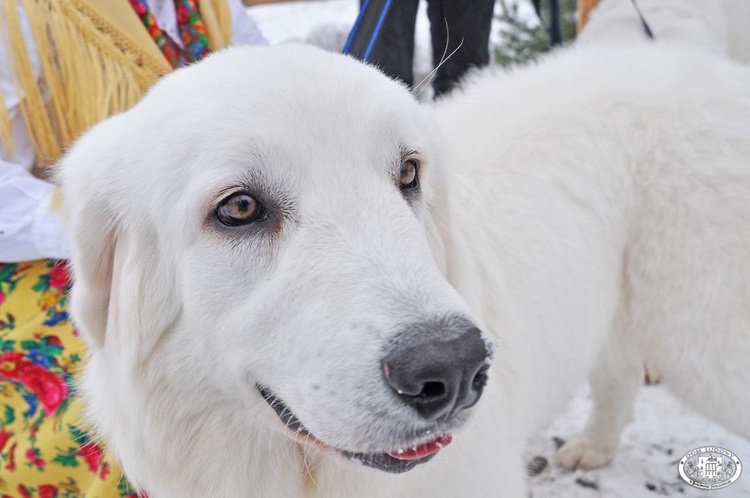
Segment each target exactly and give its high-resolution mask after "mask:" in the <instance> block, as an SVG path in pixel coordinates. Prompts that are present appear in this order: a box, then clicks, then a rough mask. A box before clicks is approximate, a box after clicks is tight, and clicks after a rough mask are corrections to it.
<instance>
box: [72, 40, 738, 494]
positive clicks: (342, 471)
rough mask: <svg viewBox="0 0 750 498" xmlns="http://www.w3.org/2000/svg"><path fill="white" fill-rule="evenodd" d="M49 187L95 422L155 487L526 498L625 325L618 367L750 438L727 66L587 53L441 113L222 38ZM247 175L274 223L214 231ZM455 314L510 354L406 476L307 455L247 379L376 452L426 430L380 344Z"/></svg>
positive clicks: (324, 431) (477, 85) (315, 426)
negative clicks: (409, 163)
mask: <svg viewBox="0 0 750 498" xmlns="http://www.w3.org/2000/svg"><path fill="white" fill-rule="evenodd" d="M403 150H410V151H414V152H416V153H418V154H419V155H420V156H421V157H422V168H421V172H420V174H421V185H422V187H421V188H422V192H421V196H418V197H417V198H415V199H413V200H412V202H411V203H409V202H407V201H406V200H405V199H404V197H403V196H402V194H401V192H399V189H398V188H397V186H396V184H395V182H394V175H395V172H397V171H398V167H399V162H400V159H399V158H400V154H401V153H402V152H403ZM61 171H62V173H61V181H62V186H63V190H64V196H65V207H66V210H67V215H68V218H69V225H70V226H69V235H70V237H69V238H70V244H71V250H72V254H73V268H74V275H75V284H74V290H73V296H72V306H73V310H72V311H73V315H74V318H75V320H76V321H77V322H78V324H79V325H80V327H81V330H82V333H83V334H84V336H85V337H86V339H87V340H88V342H89V344H90V345H91V350H90V357H89V362H88V366H87V368H86V372H85V376H84V380H83V385H82V392H83V396H84V398H85V400H86V402H87V403H88V415H89V417H90V420H91V421H92V422H93V423H94V425H95V426H96V429H97V430H98V432H99V434H100V436H101V437H102V438H104V440H106V442H107V443H108V444H109V445H111V447H112V448H113V449H114V451H115V453H116V454H117V456H118V457H119V458H120V459H121V461H122V464H123V467H124V469H125V471H126V473H127V475H128V476H129V477H130V478H131V479H132V480H133V481H134V482H135V483H136V484H138V485H140V486H142V487H143V488H145V489H147V490H148V491H149V492H150V493H151V496H152V497H154V498H165V497H170V498H171V497H207V496H211V497H238V496H247V497H264V498H265V497H274V498H283V497H301V496H305V497H320V498H323V497H325V498H337V497H342V498H343V497H354V496H356V497H404V498H406V497H415V496H431V497H465V496H472V497H496V496H509V497H519V498H521V497H524V496H525V484H524V477H525V472H524V470H523V462H522V461H521V452H522V448H523V445H524V442H525V439H526V437H527V436H528V435H529V434H530V432H531V431H533V430H535V429H536V428H538V427H539V426H540V424H543V423H545V422H547V421H549V420H550V418H551V417H553V416H554V414H555V413H556V411H557V410H558V409H559V408H560V407H561V405H562V404H563V403H564V402H565V401H566V400H567V398H568V396H569V394H570V392H571V390H572V389H573V388H575V387H576V386H577V385H579V383H580V382H581V381H582V380H583V379H584V378H585V375H586V373H587V372H588V370H589V369H590V367H591V366H592V365H593V364H594V363H595V361H596V360H597V358H598V356H599V355H598V353H599V350H600V348H601V346H602V344H603V343H604V341H605V339H606V338H607V334H608V331H610V330H612V329H614V332H613V334H614V336H615V337H616V338H617V341H618V342H617V344H620V343H622V347H618V348H617V349H613V350H612V352H613V355H612V356H614V357H615V358H616V360H617V361H620V362H623V363H627V359H628V358H629V354H630V352H633V355H634V356H635V357H639V355H642V356H641V357H645V358H647V360H648V362H649V363H650V364H653V365H654V366H655V367H656V368H658V369H659V371H660V372H662V374H663V379H664V382H666V383H667V384H668V385H670V386H671V387H672V388H673V389H674V390H675V392H677V393H678V394H679V395H681V396H682V397H683V399H685V400H686V401H688V402H690V403H692V404H693V405H694V406H696V408H697V409H700V410H702V411H703V412H704V413H706V414H707V415H708V416H713V417H719V419H720V421H721V422H723V423H724V424H726V425H727V426H728V427H730V428H732V429H734V430H736V431H738V432H739V433H740V434H744V435H745V436H748V435H750V426H749V425H748V421H750V402H748V400H747V396H746V387H747V386H748V385H750V370H748V369H747V368H744V365H745V363H746V360H747V358H748V357H750V287H749V286H748V283H749V282H750V202H748V199H750V72H748V70H746V69H744V68H742V67H738V66H735V65H734V64H732V63H730V62H726V61H722V60H716V59H715V58H714V57H713V56H710V55H704V54H700V53H694V52H691V51H688V50H682V49H679V48H663V47H655V46H644V47H633V48H629V49H628V48H624V47H621V48H612V47H610V48H602V49H599V48H596V47H590V48H585V49H579V50H572V51H566V52H563V53H561V54H559V55H558V56H556V57H553V58H550V59H548V60H546V61H545V62H544V64H541V65H540V66H537V67H529V68H527V69H523V70H518V71H516V72H515V73H513V74H511V75H494V76H493V75H490V74H486V75H484V76H482V77H480V78H479V79H478V80H477V81H475V82H474V83H472V84H471V85H469V86H468V88H467V89H466V90H465V91H464V92H462V93H461V94H460V95H457V96H455V97H453V98H450V99H447V100H445V101H443V102H441V103H439V104H437V105H435V106H434V107H432V108H430V107H426V106H421V105H419V104H418V103H417V102H416V101H415V100H414V99H413V98H412V97H411V96H410V95H409V93H408V92H407V91H406V90H405V89H404V88H402V87H400V86H399V85H397V84H396V83H393V82H391V81H389V80H388V79H386V78H385V77H384V76H382V75H380V74H379V73H378V72H377V71H376V70H375V69H372V68H369V67H365V66H363V65H361V64H359V63H358V62H356V61H354V60H352V59H349V58H347V57H344V56H340V55H334V54H328V53H324V52H321V51H318V50H315V49H311V48H305V47H293V46H286V47H275V48H243V49H232V50H229V51H226V52H223V53H219V54H216V55H213V56H212V57H210V58H209V59H208V60H207V61H205V62H203V63H200V64H197V65H195V66H193V67H190V68H188V69H185V70H182V71H178V72H176V73H175V74H173V75H170V76H168V77H166V78H165V79H164V80H163V81H162V82H161V83H159V84H158V85H157V86H156V87H155V88H154V89H153V90H152V91H151V92H150V93H149V95H147V96H146V97H145V98H144V100H143V101H142V102H141V103H140V104H138V105H137V106H136V107H135V108H134V109H133V110H131V111H129V112H127V113H125V114H122V115H119V116H116V117H114V118H112V119H110V120H108V121H106V122H104V123H102V124H100V125H98V126H96V127H95V128H94V129H93V130H92V131H91V132H89V133H88V134H87V135H85V136H84V137H83V138H82V139H81V140H80V141H79V142H78V143H77V144H76V145H75V146H74V147H73V149H72V151H71V152H70V153H69V154H68V155H67V156H66V157H65V159H64V160H63V162H62V169H61ZM239 184H245V185H247V186H249V187H250V188H252V189H253V190H254V191H255V192H257V194H258V196H259V198H261V199H263V200H264V201H265V202H267V203H268V204H269V205H271V206H273V207H274V209H275V210H276V211H274V212H276V213H280V214H279V215H278V218H277V219H275V221H274V223H273V224H272V225H271V226H270V227H266V228H249V229H247V230H234V231H233V230H225V229H221V228H220V227H218V226H217V225H216V223H215V221H214V220H213V218H212V212H213V207H214V206H215V203H216V202H217V200H218V199H220V198H221V197H222V192H223V191H226V189H231V188H234V187H235V186H237V185H239ZM451 313H460V314H464V315H468V316H472V317H473V319H474V320H475V322H476V323H477V324H479V325H480V327H481V328H482V329H483V330H484V331H485V332H489V333H491V334H492V336H494V337H495V338H496V339H497V340H498V342H499V344H500V346H499V348H498V350H497V351H496V353H495V359H494V363H493V367H492V371H491V375H490V381H489V384H488V385H487V388H486V391H485V394H484V397H483V398H482V399H481V400H480V402H479V404H478V405H477V406H476V407H474V408H472V409H471V411H472V412H473V413H472V417H471V419H470V420H469V423H468V424H467V425H466V426H465V427H464V428H463V429H461V430H456V431H455V433H454V441H453V444H452V445H451V446H449V447H447V448H445V449H444V450H442V451H441V452H440V453H439V454H438V455H437V456H436V457H435V458H434V459H433V460H432V461H431V462H429V463H427V464H424V465H421V466H418V467H417V468H416V469H414V470H412V471H411V472H408V473H406V474H402V475H391V474H386V473H383V472H380V471H377V470H373V469H369V468H363V467H360V466H359V465H357V464H356V463H353V462H349V461H346V460H344V459H343V458H341V457H340V456H338V455H336V454H333V453H331V452H327V451H320V450H318V449H316V448H314V447H312V446H306V445H301V444H300V443H297V442H295V441H293V440H292V439H291V438H289V437H288V436H287V435H286V433H285V432H284V431H283V429H282V428H281V427H280V424H279V421H278V419H277V418H276V416H275V415H274V413H273V412H272V410H270V409H269V407H268V406H267V405H266V403H265V402H264V401H263V400H262V399H261V397H260V396H259V395H258V393H257V392H256V391H255V387H254V386H255V383H256V382H260V383H262V384H264V385H267V386H270V387H271V388H272V389H273V390H274V391H275V392H276V393H278V394H279V395H280V396H281V397H282V398H283V399H284V400H285V401H286V402H287V403H288V405H289V406H290V407H291V408H292V409H293V410H294V411H295V412H296V413H297V415H298V416H299V417H300V419H301V420H302V422H303V423H304V424H305V425H306V426H307V427H308V428H309V429H310V430H311V432H312V433H313V434H315V435H316V437H318V439H320V440H321V441H323V442H324V443H326V444H327V445H329V446H334V447H345V448H360V449H364V450H385V449H388V448H390V447H392V446H389V445H392V444H394V443H395V442H396V441H398V439H399V437H401V436H400V434H401V433H402V431H403V429H404V428H405V427H410V426H413V425H414V424H417V423H418V422H417V421H416V417H415V416H414V415H413V414H412V413H411V412H410V411H409V410H406V409H404V407H403V406H401V405H399V404H398V403H396V401H395V398H394V396H393V395H392V393H389V392H388V388H387V386H385V383H384V382H383V378H382V374H381V373H380V371H379V368H380V365H379V360H380V355H381V354H382V348H383V344H384V343H385V342H387V341H388V340H389V338H391V337H392V335H393V334H394V333H395V332H396V331H397V330H398V328H399V326H400V325H402V324H404V323H409V322H411V321H414V320H419V319H422V318H425V317H433V316H440V315H444V314H451ZM641 367H642V366H641ZM641 373H642V369H641Z"/></svg>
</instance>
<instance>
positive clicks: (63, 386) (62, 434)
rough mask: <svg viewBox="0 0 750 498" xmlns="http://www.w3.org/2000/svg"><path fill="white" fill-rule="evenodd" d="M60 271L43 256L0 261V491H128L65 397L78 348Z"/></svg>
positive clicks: (100, 494)
mask: <svg viewBox="0 0 750 498" xmlns="http://www.w3.org/2000/svg"><path fill="white" fill-rule="evenodd" d="M66 275H67V268H66V266H65V265H64V264H62V263H55V262H51V261H37V262H31V263H18V264H5V265H0V497H3V498H5V497H14V498H15V497H25V496H33V497H34V498H52V497H57V498H65V497H70V498H115V497H134V496H135V494H134V491H133V490H132V489H131V488H130V486H129V484H128V483H127V481H126V480H125V479H123V478H122V473H121V471H120V470H119V468H118V467H117V465H116V464H115V463H114V462H113V461H112V460H111V459H110V458H108V457H107V456H105V455H104V452H103V449H102V447H101V446H99V445H97V444H96V442H95V441H93V440H91V439H89V436H88V434H86V432H85V430H84V427H83V425H82V422H81V406H80V403H79V402H78V401H76V400H74V398H73V397H72V396H71V395H70V394H71V391H72V389H73V382H74V379H75V377H77V375H78V374H79V372H80V368H81V362H82V361H83V359H84V358H85V354H86V347H85V344H84V342H83V341H82V340H81V339H80V338H79V337H78V336H77V335H76V333H75V331H74V329H73V326H72V325H71V322H70V321H69V320H67V314H66V310H67V302H66V299H67V298H66V291H67V289H68V285H69V282H68V280H67V276H66ZM63 394H67V396H65V397H63V396H62V395H63ZM79 443H84V444H83V445H81V444H79Z"/></svg>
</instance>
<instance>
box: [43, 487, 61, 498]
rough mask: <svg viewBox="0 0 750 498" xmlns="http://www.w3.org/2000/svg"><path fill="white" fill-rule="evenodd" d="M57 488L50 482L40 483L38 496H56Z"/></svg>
mask: <svg viewBox="0 0 750 498" xmlns="http://www.w3.org/2000/svg"><path fill="white" fill-rule="evenodd" d="M56 497H57V488H56V487H55V486H53V485H51V484H42V485H41V486H39V498H56Z"/></svg>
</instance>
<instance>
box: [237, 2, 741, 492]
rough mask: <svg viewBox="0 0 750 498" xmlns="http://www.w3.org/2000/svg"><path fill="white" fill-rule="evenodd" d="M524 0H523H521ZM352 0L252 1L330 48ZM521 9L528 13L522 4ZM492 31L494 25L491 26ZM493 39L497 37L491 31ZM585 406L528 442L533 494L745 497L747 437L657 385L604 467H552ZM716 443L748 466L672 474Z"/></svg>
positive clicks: (424, 58)
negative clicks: (738, 471) (542, 462)
mask: <svg viewBox="0 0 750 498" xmlns="http://www.w3.org/2000/svg"><path fill="white" fill-rule="evenodd" d="M521 1H523V0H521ZM358 4H359V2H358V1H357V0H327V1H311V2H292V3H282V4H276V5H264V6H257V7H251V8H250V9H248V10H249V12H250V13H251V15H252V16H253V17H254V18H255V20H256V21H257V22H258V23H259V25H260V27H261V29H262V30H263V32H264V34H265V36H266V38H267V39H268V41H269V42H270V43H271V44H274V45H275V44H279V43H286V42H290V41H296V42H306V43H313V44H315V45H319V46H322V47H324V48H327V49H329V50H335V51H338V50H340V49H341V47H343V44H344V42H345V40H346V36H347V34H348V32H349V29H350V27H351V25H352V24H353V22H354V20H355V18H356V16H357V9H358ZM422 4H423V5H422V11H421V12H420V16H419V18H418V21H417V47H416V50H415V53H416V56H415V59H416V60H415V81H420V79H421V77H420V75H426V74H427V73H428V72H429V70H430V55H429V54H430V49H429V42H430V41H429V40H430V39H429V24H428V22H427V19H426V15H425V12H424V2H422ZM521 7H522V9H523V10H522V12H523V13H524V15H529V16H531V15H533V11H532V10H531V7H530V6H529V5H528V4H524V5H522V6H521ZM493 32H494V33H496V32H497V27H494V28H493ZM493 40H495V42H496V40H498V37H497V36H496V35H495V36H493ZM589 410H590V400H589V395H588V389H587V388H586V387H585V386H582V387H581V389H580V390H579V392H578V393H577V395H576V396H575V398H574V399H573V400H572V401H571V403H570V405H569V407H568V409H567V410H566V411H565V412H564V413H563V414H562V415H561V416H560V417H559V418H558V419H557V420H556V421H555V422H554V423H553V424H552V426H551V427H549V428H548V429H547V430H544V431H542V432H540V433H539V434H537V435H536V437H534V438H533V439H532V441H531V442H530V444H529V452H528V458H529V460H530V459H531V458H532V457H534V456H542V457H544V458H546V459H547V460H548V461H549V462H550V463H549V465H547V467H546V469H545V470H544V471H543V472H542V473H541V474H539V475H537V476H535V477H532V478H530V483H531V490H532V496H533V497H535V498H548V497H550V498H594V497H605V498H610V497H611V498H642V497H651V496H653V497H657V496H679V497H690V498H698V497H701V498H703V497H707V498H741V497H750V442H748V441H747V440H745V439H743V438H740V437H738V436H735V435H733V434H731V433H729V432H727V431H726V430H724V429H723V428H722V427H720V426H718V425H716V424H714V423H712V422H709V421H708V420H706V419H705V418H703V417H701V416H699V415H697V414H695V412H694V411H692V410H690V409H689V408H687V407H685V406H684V405H682V403H680V402H679V401H678V400H676V399H675V398H674V397H673V396H671V395H670V394H669V392H668V391H667V390H666V389H665V388H664V387H662V386H658V385H657V386H646V387H643V388H642V389H641V392H640V395H639V398H638V401H637V406H636V419H635V422H634V423H633V424H631V425H630V426H629V427H628V429H627V430H626V431H625V434H624V435H623V440H622V445H621V449H620V453H619V454H618V456H617V457H616V458H615V460H614V462H612V464H611V465H609V466H608V467H606V468H604V469H601V470H596V471H588V472H582V471H576V472H565V471H563V470H561V469H560V468H558V467H556V466H555V465H554V463H552V462H553V456H554V452H555V448H556V443H555V440H556V439H557V440H558V442H559V439H565V438H567V437H569V436H570V435H572V434H575V432H576V431H578V430H579V429H580V428H581V427H582V425H583V423H584V421H585V420H586V416H587V414H588V413H589ZM705 445H713V446H721V447H724V448H727V449H728V450H730V451H732V452H733V453H735V454H736V455H737V456H738V457H739V458H740V460H742V461H743V463H744V464H745V466H746V467H747V468H746V469H745V471H744V472H743V474H744V475H742V476H740V478H739V480H738V481H737V482H735V484H734V485H732V486H730V487H728V488H725V489H723V490H717V491H699V490H696V489H693V488H691V487H690V486H688V485H687V484H685V483H683V482H682V480H681V479H680V477H679V476H678V473H677V463H678V462H679V460H680V457H681V456H682V455H683V454H684V453H686V452H688V451H689V450H691V449H693V448H697V447H700V446H705Z"/></svg>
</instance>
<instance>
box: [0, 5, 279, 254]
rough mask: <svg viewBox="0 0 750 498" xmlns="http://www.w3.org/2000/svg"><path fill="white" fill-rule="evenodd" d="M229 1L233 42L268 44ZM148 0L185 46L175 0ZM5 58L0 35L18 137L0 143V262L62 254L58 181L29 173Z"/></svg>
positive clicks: (5, 88)
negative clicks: (10, 146)
mask: <svg viewBox="0 0 750 498" xmlns="http://www.w3.org/2000/svg"><path fill="white" fill-rule="evenodd" d="M122 1H124V2H127V1H128V0H122ZM228 2H229V5H230V7H231V12H232V43H233V44H235V45H265V44H266V40H265V39H264V38H263V35H262V34H261V32H260V29H259V28H258V26H257V25H256V24H255V21H253V19H252V18H251V17H250V16H248V15H247V13H246V12H245V8H244V6H243V5H242V3H241V1H240V0H228ZM148 4H149V7H150V8H151V12H152V13H153V15H154V17H155V18H156V22H157V23H158V24H159V26H160V27H161V28H162V29H163V30H164V32H165V33H167V35H168V36H169V37H170V38H172V39H173V40H174V41H175V42H177V43H178V44H179V45H180V46H182V41H181V40H180V36H179V33H178V30H177V14H176V11H175V6H174V0H148ZM22 22H23V23H24V24H23V29H24V35H25V37H26V44H27V47H29V58H30V61H31V64H32V68H33V70H34V71H35V73H36V74H39V61H38V57H37V54H36V50H35V47H34V45H33V39H32V36H31V34H30V30H29V28H28V26H27V25H26V20H25V18H24V17H23V13H22ZM7 60H8V57H7V54H6V52H5V46H4V44H3V43H2V42H1V41H0V90H2V95H3V96H4V97H5V105H6V107H7V109H8V112H9V114H10V119H11V128H12V131H13V141H14V154H13V156H11V155H10V153H9V151H8V150H7V148H4V147H3V145H2V143H0V263H13V262H20V261H31V260H35V259H43V258H58V259H64V258H66V257H67V256H68V251H67V248H66V246H65V241H64V239H63V236H62V219H61V215H60V213H58V212H55V211H52V210H51V209H50V204H51V201H52V195H53V190H54V187H53V186H52V184H51V183H49V182H46V181H44V180H40V179H38V178H36V177H34V176H33V175H32V174H31V173H30V170H31V167H32V166H33V164H34V151H33V149H32V147H31V144H30V143H29V140H28V136H27V134H26V129H25V127H24V125H23V120H22V116H21V112H20V110H19V108H18V102H19V97H18V94H17V93H16V89H15V87H14V85H13V79H12V76H11V74H10V68H9V67H8V65H7V62H6V61H7Z"/></svg>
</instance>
